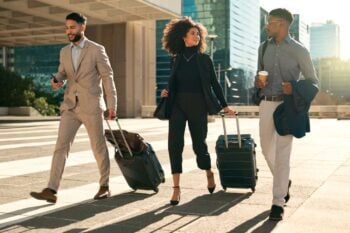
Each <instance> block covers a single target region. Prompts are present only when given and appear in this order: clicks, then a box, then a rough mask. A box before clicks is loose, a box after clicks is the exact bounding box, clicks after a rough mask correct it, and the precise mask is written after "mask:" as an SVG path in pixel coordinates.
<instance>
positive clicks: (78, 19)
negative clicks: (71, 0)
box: [66, 12, 87, 24]
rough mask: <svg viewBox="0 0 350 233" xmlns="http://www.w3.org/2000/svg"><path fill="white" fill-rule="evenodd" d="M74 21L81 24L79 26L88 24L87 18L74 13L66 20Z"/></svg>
mask: <svg viewBox="0 0 350 233" xmlns="http://www.w3.org/2000/svg"><path fill="white" fill-rule="evenodd" d="M68 19H70V20H74V21H75V22H77V23H79V24H86V21H87V18H86V17H85V16H84V15H82V14H80V13H77V12H72V13H70V14H69V15H67V16H66V20H68Z"/></svg>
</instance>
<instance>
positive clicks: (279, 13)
mask: <svg viewBox="0 0 350 233" xmlns="http://www.w3.org/2000/svg"><path fill="white" fill-rule="evenodd" d="M269 16H273V17H277V18H281V19H284V20H286V21H287V22H288V23H289V25H291V24H292V22H293V15H292V13H290V11H289V10H287V9H285V8H277V9H274V10H272V11H270V13H269Z"/></svg>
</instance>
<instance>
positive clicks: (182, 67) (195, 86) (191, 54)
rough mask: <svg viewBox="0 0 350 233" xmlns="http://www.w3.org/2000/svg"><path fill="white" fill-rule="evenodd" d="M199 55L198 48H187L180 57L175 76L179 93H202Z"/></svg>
mask: <svg viewBox="0 0 350 233" xmlns="http://www.w3.org/2000/svg"><path fill="white" fill-rule="evenodd" d="M197 55H198V47H197V46H194V47H186V48H185V50H184V52H183V53H182V54H181V55H180V56H181V57H180V64H179V66H178V68H177V70H176V74H175V86H176V92H177V93H201V92H202V86H201V79H200V75H199V70H198V65H197V62H196V59H195V57H196V56H197Z"/></svg>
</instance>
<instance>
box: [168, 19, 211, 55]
mask: <svg viewBox="0 0 350 233" xmlns="http://www.w3.org/2000/svg"><path fill="white" fill-rule="evenodd" d="M193 27H195V28H197V29H198V31H199V35H200V40H199V43H198V51H199V52H201V53H204V51H205V49H206V47H207V44H206V42H205V38H206V36H207V35H208V32H207V29H206V28H205V27H204V26H203V25H202V24H201V23H197V22H194V21H193V20H192V19H191V18H190V17H183V18H179V19H173V20H171V21H170V22H169V23H168V24H167V25H166V26H165V28H164V30H163V38H162V44H163V49H164V50H166V51H167V52H168V53H170V54H171V55H173V56H175V55H177V54H179V53H182V52H183V51H184V49H185V42H184V39H183V38H184V37H186V34H187V32H188V31H189V30H190V29H191V28H193Z"/></svg>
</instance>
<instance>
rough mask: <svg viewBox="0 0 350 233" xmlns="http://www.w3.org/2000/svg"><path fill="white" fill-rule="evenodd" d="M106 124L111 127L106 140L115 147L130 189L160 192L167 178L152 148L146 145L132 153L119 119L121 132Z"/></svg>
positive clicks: (117, 160)
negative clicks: (119, 139)
mask: <svg viewBox="0 0 350 233" xmlns="http://www.w3.org/2000/svg"><path fill="white" fill-rule="evenodd" d="M106 122H107V125H108V127H109V132H107V130H106V131H105V135H106V138H107V140H108V141H109V142H111V143H112V144H113V145H114V146H115V155H114V157H115V160H116V162H117V164H118V166H119V168H120V170H121V172H122V174H123V176H124V178H125V180H126V182H127V183H128V185H129V186H130V188H132V189H133V190H137V189H146V190H154V191H155V192H158V186H159V184H160V183H164V182H165V176H164V171H163V169H162V166H161V164H160V163H159V160H158V158H157V156H156V154H155V152H154V150H153V148H152V146H151V145H150V144H149V143H145V145H146V146H145V148H144V149H143V150H142V151H137V152H135V151H132V149H131V148H130V146H129V143H128V141H127V138H126V136H125V133H128V132H127V131H123V130H122V129H121V126H120V124H119V121H118V119H116V122H117V125H118V127H119V130H112V129H111V126H110V124H109V122H108V121H106ZM116 133H118V134H120V135H121V138H122V139H123V141H124V145H126V149H125V148H124V149H123V147H122V146H119V144H118V142H117V141H118V140H117V139H116V138H115V135H117V134H116Z"/></svg>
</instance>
